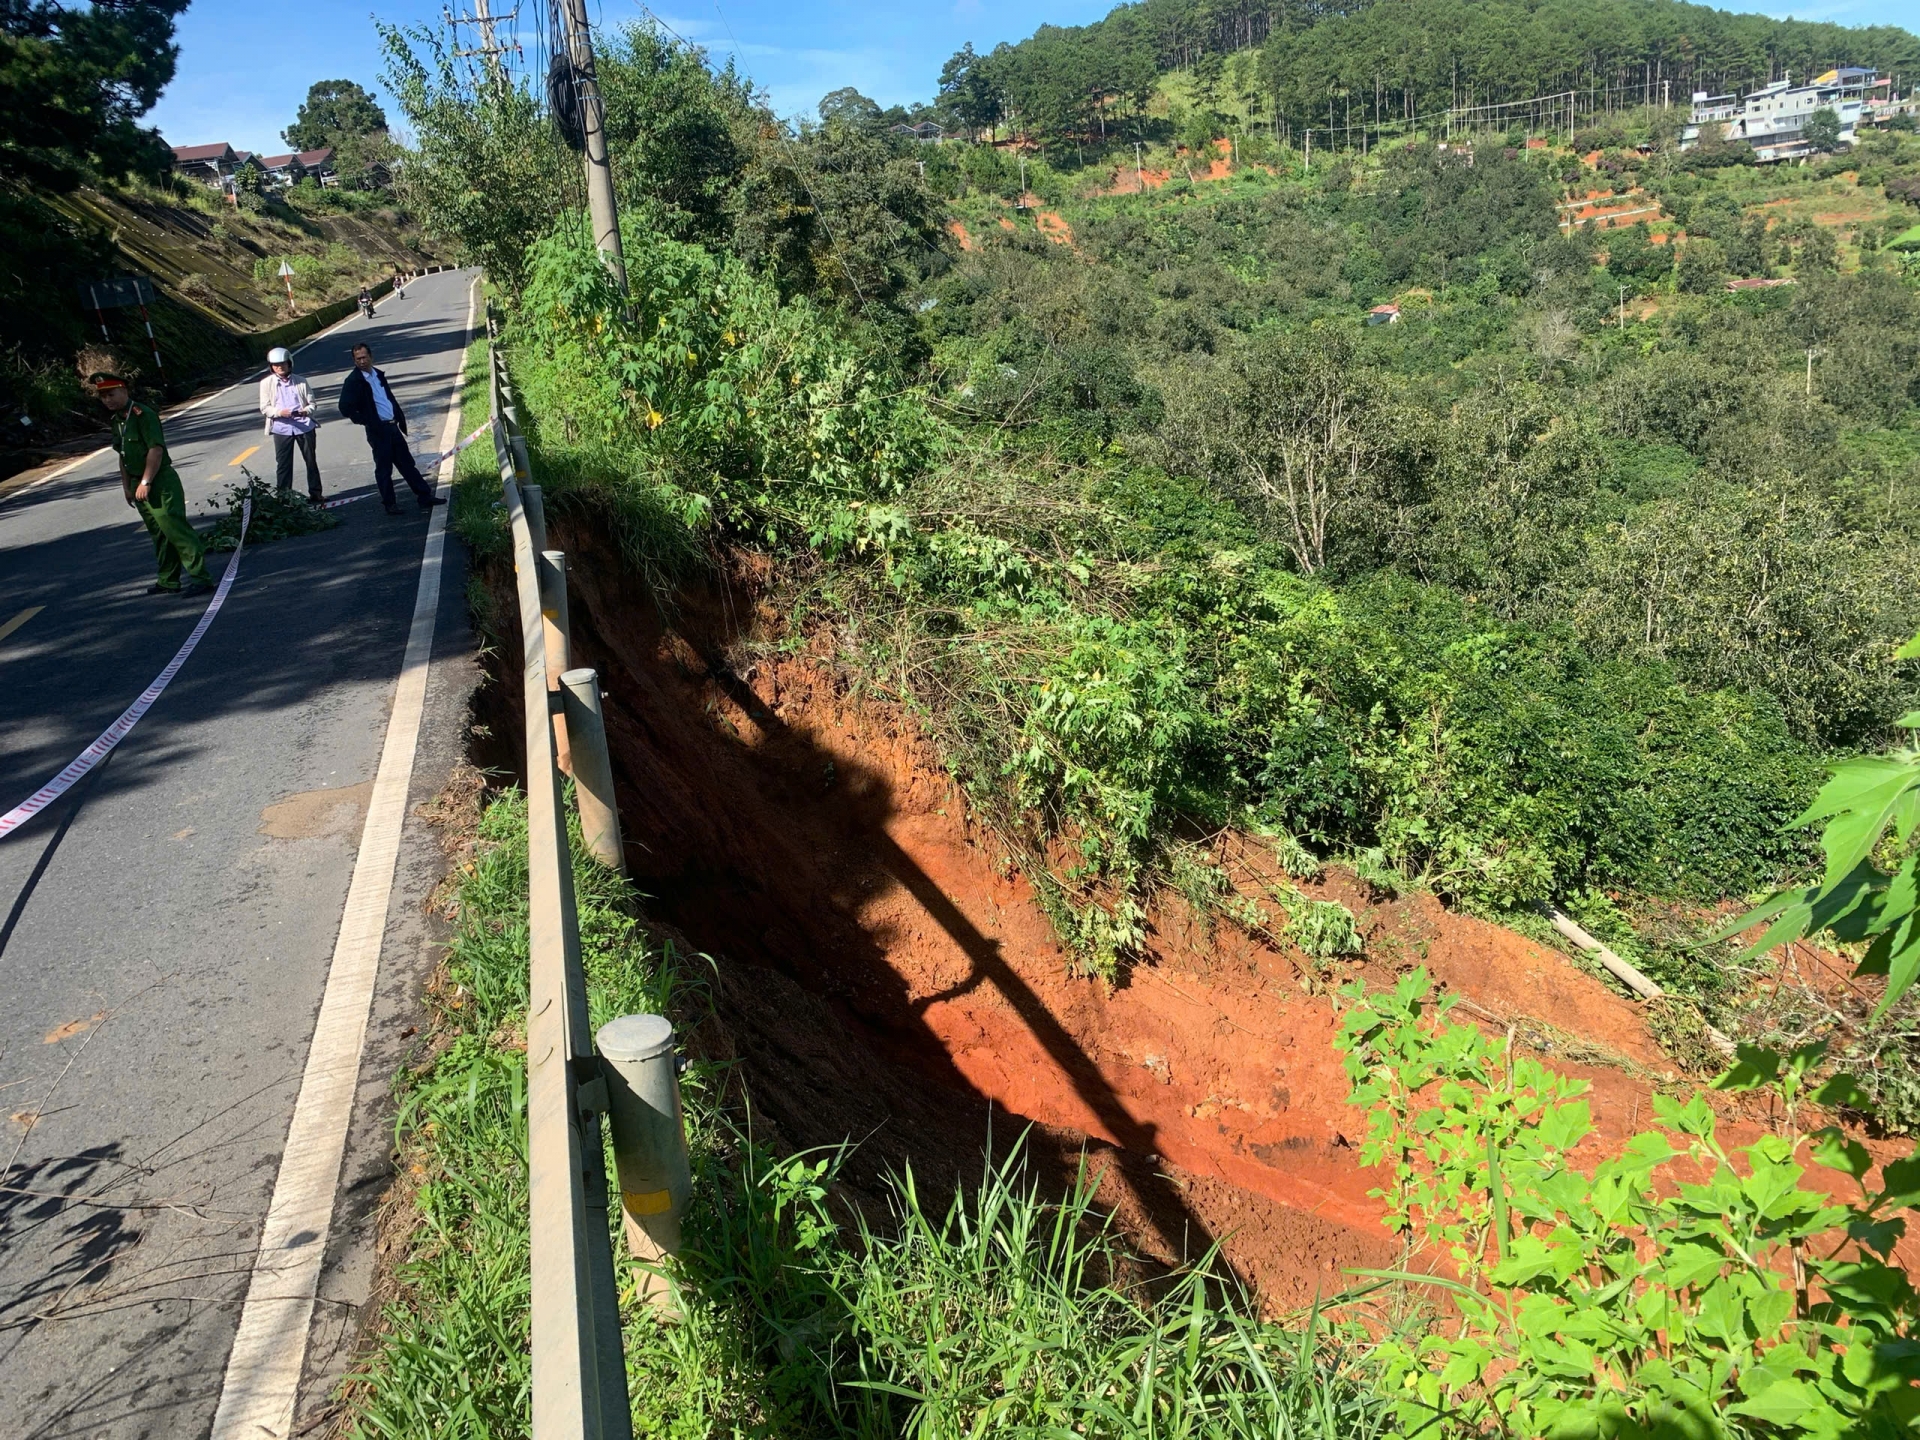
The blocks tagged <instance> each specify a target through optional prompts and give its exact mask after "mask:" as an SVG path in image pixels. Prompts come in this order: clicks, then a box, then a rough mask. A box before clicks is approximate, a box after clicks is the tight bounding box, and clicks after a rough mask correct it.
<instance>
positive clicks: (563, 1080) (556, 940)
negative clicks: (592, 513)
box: [487, 316, 677, 1440]
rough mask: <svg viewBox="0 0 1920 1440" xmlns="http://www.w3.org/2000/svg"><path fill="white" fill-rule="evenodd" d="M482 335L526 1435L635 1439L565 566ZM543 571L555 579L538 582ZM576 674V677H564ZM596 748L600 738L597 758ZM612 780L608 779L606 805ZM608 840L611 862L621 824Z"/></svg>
mask: <svg viewBox="0 0 1920 1440" xmlns="http://www.w3.org/2000/svg"><path fill="white" fill-rule="evenodd" d="M487 328H488V337H489V344H488V364H489V367H490V371H491V382H490V385H491V405H492V415H493V422H494V425H493V436H494V454H495V458H496V459H497V460H498V462H499V469H500V485H501V489H502V491H503V493H504V497H505V501H506V509H507V518H508V522H509V525H510V528H511V530H512V535H513V568H514V575H515V580H516V585H517V588H518V592H519V600H520V635H521V647H522V657H523V662H524V663H523V667H522V674H523V689H524V691H525V702H526V731H527V755H526V766H527V770H526V773H527V849H528V872H529V887H528V889H529V894H528V941H529V944H528V967H529V981H530V983H529V1000H528V1007H527V1136H528V1139H527V1148H528V1165H529V1170H530V1176H529V1180H530V1184H529V1191H530V1196H529V1199H530V1208H531V1212H532V1214H531V1224H532V1242H533V1243H532V1250H533V1256H532V1265H533V1292H532V1310H533V1315H532V1322H533V1436H534V1440H631V1436H632V1427H631V1419H630V1416H629V1411H628V1404H627V1378H626V1361H625V1356H624V1354H623V1352H622V1349H621V1343H620V1309H619V1294H618V1288H617V1283H616V1280H615V1275H614V1268H613V1253H612V1245H611V1242H610V1239H609V1234H608V1213H607V1207H608V1189H607V1171H606V1160H605V1151H604V1148H603V1144H602V1140H601V1130H600V1123H601V1116H602V1115H603V1114H605V1113H606V1112H607V1110H608V1105H609V1090H608V1076H607V1075H605V1074H603V1073H602V1070H601V1064H600V1060H599V1058H598V1057H597V1056H596V1054H595V1051H594V1045H593V1037H592V1035H591V1034H590V1032H589V1030H588V1020H587V994H586V982H585V978H584V976H583V974H582V972H581V967H580V933H579V923H578V918H577V916H576V914H575V910H574V895H573V869H572V864H571V861H570V858H569V855H568V847H567V825H566V812H565V809H564V805H565V799H564V790H563V788H562V780H561V768H560V743H562V742H561V736H563V735H564V733H565V732H564V729H563V726H564V722H563V721H561V720H560V712H561V711H562V707H563V701H562V700H561V698H560V697H561V694H562V692H561V690H560V688H559V683H558V682H559V677H560V673H561V672H562V671H563V670H565V669H566V668H567V666H566V654H565V651H566V634H565V630H564V629H563V628H562V626H563V624H564V608H562V609H561V611H560V613H558V614H555V613H554V609H553V603H554V602H553V591H554V585H553V581H554V580H555V579H557V580H558V597H559V598H558V603H559V605H560V606H561V607H564V604H565V578H564V570H559V573H558V574H557V576H556V575H553V574H552V573H551V572H553V571H555V570H556V569H557V568H558V567H555V566H554V565H553V564H552V563H551V560H552V559H554V558H558V557H554V556H552V553H551V552H547V551H546V524H545V516H544V514H543V511H542V508H541V501H540V492H539V488H538V487H537V486H535V485H533V484H531V483H530V481H531V476H530V475H529V473H528V465H527V449H526V443H525V441H524V439H523V438H522V437H521V434H520V425H519V413H518V404H517V401H516V399H515V396H514V393H513V387H512V383H511V381H510V380H509V378H508V376H507V373H506V369H505V366H504V364H503V363H502V361H501V359H500V357H499V353H498V350H497V348H496V346H495V345H494V343H493V342H494V341H495V340H497V338H498V334H499V328H498V324H497V322H496V321H495V320H494V318H493V317H492V316H489V317H488V327H487ZM543 569H544V570H546V571H548V572H550V573H549V575H548V577H547V579H548V583H547V584H546V585H543V584H542V578H543V577H542V571H543ZM543 590H545V591H547V592H548V593H547V594H546V595H543V594H542V591H543ZM543 600H544V601H546V602H547V603H544V604H543ZM556 649H557V653H556ZM581 674H582V672H580V671H573V672H571V674H570V676H569V679H572V678H574V677H576V676H579V675H581ZM585 675H586V681H585V683H586V685H587V688H589V689H590V690H592V693H593V695H594V697H595V704H594V711H595V718H596V719H597V718H598V689H597V684H598V680H597V677H595V676H593V674H592V672H590V671H589V672H585ZM556 732H558V733H556ZM604 743H605V742H604V732H601V745H602V757H603V761H604ZM595 778H596V779H597V778H598V777H595ZM610 784H611V776H610V773H609V775H608V785H609V790H608V793H607V794H606V796H605V800H606V802H607V804H608V805H611V802H612V795H611V790H610ZM616 826H617V822H616ZM613 844H614V847H615V859H616V863H617V847H618V836H617V828H616V833H615V837H614V841H613ZM596 848H598V847H596ZM602 858H605V857H604V855H603V857H602ZM614 1078H615V1080H616V1083H617V1081H618V1077H617V1076H615V1077H614ZM676 1098H677V1097H676Z"/></svg>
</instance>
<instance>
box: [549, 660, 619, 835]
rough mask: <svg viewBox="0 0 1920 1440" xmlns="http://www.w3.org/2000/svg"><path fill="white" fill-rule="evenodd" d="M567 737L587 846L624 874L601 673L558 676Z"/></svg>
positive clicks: (572, 672)
mask: <svg viewBox="0 0 1920 1440" xmlns="http://www.w3.org/2000/svg"><path fill="white" fill-rule="evenodd" d="M560 700H561V704H562V706H563V707H564V709H565V711H566V721H567V740H568V743H569V744H570V745H571V746H572V747H573V801H574V804H575V805H576V806H577V807H578V808H579V811H580V833H581V834H582V835H583V836H584V837H585V838H586V842H587V851H588V853H589V854H591V855H592V856H593V858H594V859H596V860H598V861H599V862H600V863H601V864H602V865H606V866H610V867H611V868H613V869H615V870H619V871H621V872H622V873H625V871H626V868H627V867H626V862H625V856H624V854H623V853H622V850H621V845H620V809H619V806H618V805H616V804H615V803H614V798H613V756H612V754H611V753H610V752H609V751H608V749H607V722H606V717H605V716H604V715H602V714H601V711H600V672H599V671H597V670H589V669H578V670H569V671H567V672H566V673H565V674H564V675H562V676H561V677H560Z"/></svg>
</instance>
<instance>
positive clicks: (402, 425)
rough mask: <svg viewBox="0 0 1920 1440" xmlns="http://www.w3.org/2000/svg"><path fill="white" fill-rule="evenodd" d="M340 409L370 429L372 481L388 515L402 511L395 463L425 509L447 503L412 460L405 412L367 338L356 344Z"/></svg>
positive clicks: (341, 391) (351, 418)
mask: <svg viewBox="0 0 1920 1440" xmlns="http://www.w3.org/2000/svg"><path fill="white" fill-rule="evenodd" d="M340 413H341V414H342V415H344V416H346V418H347V419H349V420H351V421H352V422H353V423H354V424H356V425H359V426H361V427H362V428H364V429H365V430H366V432H367V444H368V445H369V446H371V447H372V449H373V483H374V484H376V485H378V486H379V487H380V499H381V501H382V503H384V504H385V505H386V507H387V513H388V514H389V515H398V514H399V513H400V506H399V503H398V502H397V501H396V500H395V499H394V495H393V471H394V467H395V466H398V467H399V469H400V475H401V478H402V479H404V480H405V481H406V482H407V488H409V489H410V490H412V491H413V496H414V499H416V500H418V501H419V502H420V508H421V509H422V510H431V509H432V508H433V507H434V506H436V505H444V504H446V503H447V502H446V501H444V500H442V499H441V498H440V497H439V496H437V495H435V494H434V493H433V487H432V486H431V485H429V484H428V483H427V482H426V480H425V479H423V478H422V477H421V474H420V467H419V466H418V465H416V464H414V463H413V452H412V451H411V450H409V449H408V448H407V417H406V414H405V412H404V411H402V410H401V408H400V402H399V400H398V399H396V398H395V396H394V393H393V391H392V389H391V388H389V386H388V385H387V376H386V372H385V371H384V370H377V369H375V368H374V364H373V351H372V350H370V349H369V348H368V347H367V346H366V344H365V343H364V342H362V343H361V344H359V345H356V346H354V347H353V369H351V370H349V371H348V372H347V380H346V383H345V384H344V385H342V386H341V387H340Z"/></svg>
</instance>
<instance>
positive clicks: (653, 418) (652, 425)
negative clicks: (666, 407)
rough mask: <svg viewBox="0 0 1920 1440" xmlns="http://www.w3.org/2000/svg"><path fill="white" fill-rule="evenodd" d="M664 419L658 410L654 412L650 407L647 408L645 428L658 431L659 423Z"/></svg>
mask: <svg viewBox="0 0 1920 1440" xmlns="http://www.w3.org/2000/svg"><path fill="white" fill-rule="evenodd" d="M666 418H667V417H666V416H664V415H662V414H661V413H660V412H659V411H658V410H655V409H654V408H653V407H652V406H651V405H649V406H648V407H647V428H648V429H649V430H658V429H659V428H660V422H661V421H662V420H665V419H666Z"/></svg>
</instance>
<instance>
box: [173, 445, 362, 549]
mask: <svg viewBox="0 0 1920 1440" xmlns="http://www.w3.org/2000/svg"><path fill="white" fill-rule="evenodd" d="M240 473H241V474H242V475H245V476H246V477H247V480H246V483H245V484H244V485H230V486H228V487H227V492H226V494H225V495H223V496H221V497H220V498H219V499H215V500H209V501H208V502H207V504H208V505H209V506H210V507H211V508H213V509H215V510H219V511H221V512H222V514H221V515H220V518H219V519H218V520H215V521H214V522H213V525H212V526H211V527H210V528H209V529H208V530H207V532H206V534H205V535H204V537H203V538H204V539H205V541H206V545H207V549H209V550H216V551H217V550H233V549H237V548H238V547H239V544H240V518H241V511H242V510H243V509H244V507H245V506H246V503H247V502H248V501H249V500H251V501H252V502H253V517H252V519H251V520H250V521H249V522H248V525H247V543H248V544H249V545H265V544H267V543H269V542H270V541H274V540H285V539H288V538H289V537H291V536H294V535H311V534H314V533H315V532H317V531H321V530H331V529H333V527H334V526H336V525H338V524H339V523H340V520H339V517H338V516H336V515H335V514H334V513H333V512H332V511H331V510H323V509H321V508H320V507H319V506H318V505H315V504H314V503H313V502H312V501H311V500H309V499H307V497H306V496H305V495H302V494H300V493H298V492H297V491H293V490H278V489H275V488H274V487H273V486H271V485H269V484H267V482H266V481H264V480H262V479H260V478H259V477H258V476H256V475H255V474H254V473H253V472H252V471H251V470H248V469H247V467H246V466H244V465H242V466H241V467H240Z"/></svg>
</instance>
